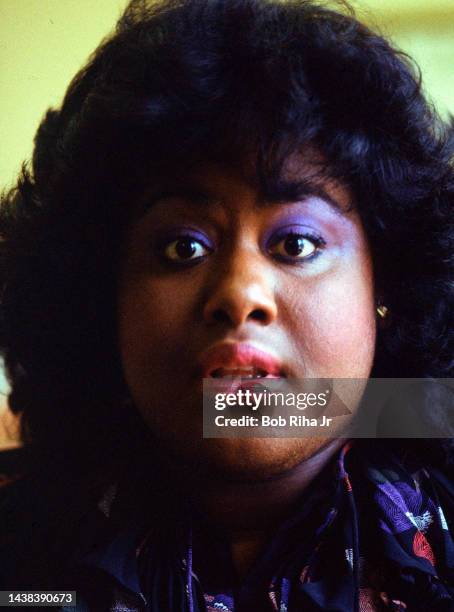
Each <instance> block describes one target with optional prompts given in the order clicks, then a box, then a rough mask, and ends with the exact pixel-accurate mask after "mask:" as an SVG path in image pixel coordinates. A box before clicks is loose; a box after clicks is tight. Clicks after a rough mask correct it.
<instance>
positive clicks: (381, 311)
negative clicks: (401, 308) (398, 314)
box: [377, 304, 389, 319]
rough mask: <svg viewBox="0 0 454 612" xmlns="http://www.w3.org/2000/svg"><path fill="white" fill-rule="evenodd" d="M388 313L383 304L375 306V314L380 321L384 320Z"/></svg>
mask: <svg viewBox="0 0 454 612" xmlns="http://www.w3.org/2000/svg"><path fill="white" fill-rule="evenodd" d="M388 312H389V309H388V307H387V306H385V305H384V304H380V305H379V306H377V314H378V316H379V317H380V319H386V317H387V316H388Z"/></svg>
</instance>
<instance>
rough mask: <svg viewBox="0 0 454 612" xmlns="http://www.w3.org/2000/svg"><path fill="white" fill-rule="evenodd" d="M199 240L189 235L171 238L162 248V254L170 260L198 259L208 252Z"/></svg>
mask: <svg viewBox="0 0 454 612" xmlns="http://www.w3.org/2000/svg"><path fill="white" fill-rule="evenodd" d="M209 252H210V251H209V249H207V248H206V247H205V246H204V245H203V244H202V243H201V242H199V241H198V240H195V239H194V238H191V237H190V236H183V237H181V238H177V239H176V240H172V242H170V243H169V244H168V245H167V246H166V247H165V249H164V256H165V257H166V258H167V259H170V260H171V261H177V262H178V261H188V260H191V259H198V258H199V257H203V256H204V255H207V254H208V253H209Z"/></svg>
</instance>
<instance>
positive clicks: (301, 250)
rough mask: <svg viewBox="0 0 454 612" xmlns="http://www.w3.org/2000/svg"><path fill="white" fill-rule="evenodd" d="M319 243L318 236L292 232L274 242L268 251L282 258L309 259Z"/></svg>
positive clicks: (315, 251) (320, 242)
mask: <svg viewBox="0 0 454 612" xmlns="http://www.w3.org/2000/svg"><path fill="white" fill-rule="evenodd" d="M321 244H322V241H321V239H320V238H316V237H311V236H306V235H303V234H293V233H292V234H287V235H286V236H285V237H283V238H281V239H279V240H277V241H276V242H274V244H273V245H271V247H270V248H269V252H270V253H271V254H272V255H277V256H278V257H280V258H283V259H300V260H301V259H309V258H310V257H312V256H313V255H315V254H316V253H317V251H318V249H319V247H320V246H321Z"/></svg>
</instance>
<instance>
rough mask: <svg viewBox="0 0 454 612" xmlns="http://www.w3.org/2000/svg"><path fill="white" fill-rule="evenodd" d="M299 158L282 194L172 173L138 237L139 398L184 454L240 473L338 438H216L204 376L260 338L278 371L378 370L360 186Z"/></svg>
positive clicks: (137, 224)
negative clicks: (207, 434)
mask: <svg viewBox="0 0 454 612" xmlns="http://www.w3.org/2000/svg"><path fill="white" fill-rule="evenodd" d="M290 161H291V163H289V164H288V165H287V169H286V172H285V174H284V177H283V180H282V181H281V183H280V184H279V185H275V186H274V187H273V193H259V191H258V189H257V187H256V185H255V184H254V181H252V180H249V179H248V178H247V177H246V176H245V175H244V174H243V173H242V172H241V171H240V170H238V169H234V168H232V167H227V166H221V165H217V164H208V163H207V164H205V165H203V166H201V167H199V168H198V170H197V171H192V172H189V173H188V174H184V173H182V174H181V175H178V177H173V178H172V180H171V181H170V180H166V179H164V178H163V179H161V180H160V181H159V182H158V184H156V186H155V187H154V190H153V191H150V193H148V194H147V195H146V196H145V197H144V198H143V200H142V201H141V202H140V203H139V205H138V206H137V208H136V211H135V214H134V215H133V218H132V221H131V224H130V226H129V227H128V228H127V230H126V234H125V238H124V245H123V257H122V268H121V273H120V283H119V304H118V316H119V342H120V350H121V357H122V363H123V369H124V373H125V378H126V382H127V384H128V386H129V389H130V393H131V395H132V398H133V400H134V403H135V404H136V406H137V407H138V409H139V411H140V412H141V414H142V415H143V418H144V419H145V421H146V422H147V424H148V426H149V427H150V429H151V430H152V432H153V434H154V435H155V437H156V438H157V439H158V440H159V441H160V443H161V444H162V445H163V447H164V448H166V449H167V450H168V451H169V453H170V454H171V455H172V456H173V457H177V458H179V459H181V461H183V462H189V463H191V462H192V461H194V462H195V463H196V464H197V465H199V466H200V465H203V466H205V467H207V468H208V469H211V470H214V473H224V474H228V475H230V476H231V477H233V476H236V477H246V478H251V477H256V478H263V477H268V476H272V475H275V474H278V473H280V472H283V471H286V470H289V469H290V468H292V467H293V466H295V465H297V464H298V463H300V462H301V461H303V460H304V459H307V458H309V457H310V456H312V455H313V454H314V453H316V452H317V450H319V449H320V447H321V446H322V445H323V444H324V443H325V442H326V440H322V439H319V438H309V439H308V438H302V439H295V438H274V439H264V438H261V439H253V438H243V439H231V438H225V439H216V440H214V439H203V438H202V378H203V376H224V375H229V374H232V373H235V370H236V369H237V368H244V367H245V366H244V360H243V361H242V360H241V359H242V358H243V357H244V354H248V351H250V347H252V354H254V349H257V351H262V353H265V361H266V358H267V357H266V356H268V357H270V358H271V362H273V363H274V364H277V368H278V369H277V371H274V372H273V374H274V375H275V376H276V375H278V376H286V377H292V378H301V379H303V378H308V377H310V378H367V377H368V376H369V374H370V371H371V368H372V362H373V357H374V347H375V326H376V325H375V300H374V287H373V270H372V261H371V254H370V250H369V246H368V242H367V238H366V235H365V232H364V229H363V226H362V223H361V221H360V218H359V215H358V213H357V212H356V211H355V210H354V209H353V210H352V209H351V196H350V193H349V191H348V189H347V188H345V187H343V186H341V185H338V184H334V183H332V182H328V181H322V180H320V179H318V180H314V179H311V178H310V175H311V168H310V167H309V166H308V165H307V164H305V163H303V162H301V161H299V160H298V158H293V159H292V160H290ZM312 174H314V173H312ZM213 356H214V357H213ZM221 362H222V363H221ZM258 365H259V369H260V367H261V368H263V367H264V364H263V361H262V362H261V363H260V364H258ZM249 366H250V372H249V373H251V374H253V375H255V374H257V370H253V369H252V368H254V367H256V366H257V364H256V363H254V361H253V359H252V363H249ZM249 366H248V365H247V364H246V369H247V367H249ZM269 369H271V367H270V368H269ZM265 370H266V368H265ZM245 373H246V372H245ZM261 373H262V374H263V373H264V372H261Z"/></svg>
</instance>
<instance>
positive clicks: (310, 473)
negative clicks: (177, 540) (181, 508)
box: [193, 440, 344, 576]
mask: <svg viewBox="0 0 454 612" xmlns="http://www.w3.org/2000/svg"><path fill="white" fill-rule="evenodd" d="M343 442H344V441H343V440H332V441H330V442H329V443H328V444H327V445H326V446H324V447H323V448H322V449H321V450H320V451H319V452H317V453H316V454H315V455H313V456H312V457H310V458H309V459H307V460H305V461H302V462H301V463H299V464H298V465H296V466H295V467H294V468H292V469H291V470H289V471H287V472H285V473H284V474H280V475H278V476H275V477H273V478H272V479H268V480H263V481H256V482H250V481H248V482H229V481H226V480H222V479H219V478H212V479H210V478H204V479H203V482H199V483H198V486H196V487H195V491H196V493H195V494H193V500H194V502H195V504H196V506H197V507H198V508H199V509H200V510H201V511H202V512H203V514H204V515H205V516H207V518H208V519H209V521H210V522H211V523H212V524H214V525H216V526H217V527H220V528H222V529H224V530H225V531H226V532H227V533H228V534H229V537H230V541H231V554H232V559H233V563H234V566H235V569H236V571H237V572H238V574H239V575H240V576H243V575H244V574H245V573H246V572H247V570H248V569H249V568H250V567H251V565H253V563H254V561H255V560H256V558H257V557H258V555H259V554H260V552H261V550H262V549H263V547H264V545H265V544H266V542H267V540H268V539H269V537H270V535H271V534H272V533H273V531H274V530H275V529H276V527H277V526H278V525H279V524H280V523H281V522H282V520H283V519H284V518H285V517H286V515H288V514H289V512H290V511H291V509H292V507H294V505H295V503H296V502H297V500H298V499H299V498H300V497H301V494H302V492H303V491H304V490H305V489H306V488H307V487H308V486H309V484H310V483H311V482H312V481H313V480H314V479H315V478H316V477H317V476H318V475H319V474H320V472H321V471H322V470H323V468H324V467H325V466H326V465H327V463H328V462H329V461H330V460H331V458H332V457H333V455H334V453H335V452H336V450H337V449H338V448H339V447H340V446H341V445H342V444H343Z"/></svg>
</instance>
